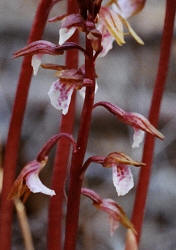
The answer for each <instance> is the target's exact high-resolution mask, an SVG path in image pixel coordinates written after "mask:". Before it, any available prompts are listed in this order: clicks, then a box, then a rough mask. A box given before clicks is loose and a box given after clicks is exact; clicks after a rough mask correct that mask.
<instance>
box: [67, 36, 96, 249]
mask: <svg viewBox="0 0 176 250" xmlns="http://www.w3.org/2000/svg"><path fill="white" fill-rule="evenodd" d="M86 50H87V53H88V54H89V57H86V58H85V71H86V77H87V78H89V79H92V80H93V83H94V84H93V86H91V87H87V88H86V96H85V100H84V105H83V110H82V114H81V121H80V128H79V133H78V140H77V152H76V153H73V156H72V164H71V169H70V185H69V192H68V204H67V216H66V230H65V244H64V250H74V249H75V247H76V237H77V230H78V218H79V206H80V194H81V185H82V181H81V178H80V173H81V167H82V164H83V160H84V155H85V152H86V147H87V142H88V135H89V130H90V124H91V115H92V108H93V103H94V91H95V68H94V61H93V50H92V47H91V44H90V40H88V39H86Z"/></svg>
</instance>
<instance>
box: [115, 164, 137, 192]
mask: <svg viewBox="0 0 176 250" xmlns="http://www.w3.org/2000/svg"><path fill="white" fill-rule="evenodd" d="M112 180H113V184H114V186H115V188H116V191H117V194H118V196H120V195H125V194H127V193H128V192H129V190H130V189H132V188H133V186H134V181H133V176H132V173H131V170H130V168H129V167H128V166H125V165H121V166H120V165H119V166H116V165H113V166H112Z"/></svg>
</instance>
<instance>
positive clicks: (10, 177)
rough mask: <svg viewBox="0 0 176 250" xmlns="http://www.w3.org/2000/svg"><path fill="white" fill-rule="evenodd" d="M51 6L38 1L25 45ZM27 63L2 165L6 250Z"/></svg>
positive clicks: (38, 32) (1, 237)
mask: <svg viewBox="0 0 176 250" xmlns="http://www.w3.org/2000/svg"><path fill="white" fill-rule="evenodd" d="M52 5H53V3H52V0H41V1H40V3H39V6H38V9H37V12H36V15H35V19H34V23H33V25H32V30H31V33H30V36H29V40H28V43H30V42H33V41H35V40H38V39H40V38H41V36H42V34H43V30H44V27H45V24H46V21H47V18H48V14H49V11H50V9H51V7H52ZM30 64H31V57H29V56H28V57H27V56H26V57H25V58H24V59H23V63H22V66H21V73H20V76H19V80H18V87H17V91H16V97H15V102H14V106H13V112H12V116H11V121H10V127H9V132H8V139H7V144H6V151H5V159H4V166H3V168H4V178H3V187H2V196H1V204H0V242H1V249H6V250H9V249H10V246H11V223H12V201H10V200H8V199H7V196H8V194H9V192H10V189H11V187H12V184H13V181H14V178H15V172H16V163H17V158H18V149H19V142H20V134H21V127H22V122H23V117H24V111H25V107H26V102H27V96H28V90H29V85H30V81H31V75H32V68H31V65H30Z"/></svg>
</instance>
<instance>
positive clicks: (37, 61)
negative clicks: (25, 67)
mask: <svg viewBox="0 0 176 250" xmlns="http://www.w3.org/2000/svg"><path fill="white" fill-rule="evenodd" d="M42 56H43V55H41V54H37V55H33V56H32V61H31V66H32V68H33V73H34V76H36V75H37V73H38V70H39V68H40V65H41V63H42Z"/></svg>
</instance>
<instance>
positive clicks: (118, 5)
mask: <svg viewBox="0 0 176 250" xmlns="http://www.w3.org/2000/svg"><path fill="white" fill-rule="evenodd" d="M132 2H133V3H132ZM134 2H135V3H134ZM111 4H112V6H109V5H111ZM143 5H144V1H135V0H134V1H132V0H125V1H116V0H114V1H110V2H109V4H108V6H106V7H101V9H100V12H99V17H98V22H97V29H98V30H99V31H100V32H101V34H102V42H101V45H102V47H103V50H102V52H101V53H100V54H99V56H100V57H103V56H105V55H106V54H107V53H108V52H109V50H110V49H112V44H113V42H114V41H116V42H117V44H118V45H119V46H121V45H123V44H124V43H125V39H124V30H123V25H125V26H126V27H127V29H128V31H129V33H130V34H131V35H132V36H133V37H134V39H135V40H136V41H137V42H138V43H139V44H144V43H143V41H142V40H141V38H140V37H139V36H138V35H137V34H136V33H135V31H134V30H133V29H132V27H131V26H130V24H129V22H128V21H127V18H129V17H131V16H132V15H135V14H136V13H137V12H139V11H140V10H141V9H142V8H143Z"/></svg>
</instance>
